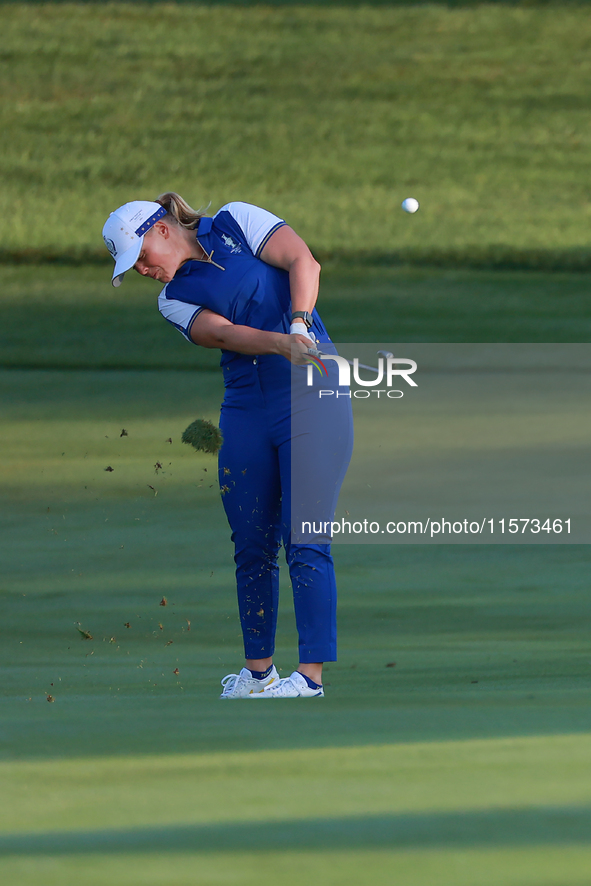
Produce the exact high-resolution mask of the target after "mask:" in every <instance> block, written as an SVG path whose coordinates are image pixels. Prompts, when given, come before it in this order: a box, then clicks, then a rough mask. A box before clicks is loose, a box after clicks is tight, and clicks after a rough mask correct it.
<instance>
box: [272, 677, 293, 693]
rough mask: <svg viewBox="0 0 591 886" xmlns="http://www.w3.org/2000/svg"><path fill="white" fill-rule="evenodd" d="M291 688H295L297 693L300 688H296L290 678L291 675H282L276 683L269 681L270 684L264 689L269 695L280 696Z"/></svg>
mask: <svg viewBox="0 0 591 886" xmlns="http://www.w3.org/2000/svg"><path fill="white" fill-rule="evenodd" d="M291 689H295V690H296V692H297V693H298V695H299V693H300V690H299V689H298V687H297V685H296V683H295V682H294V681H293V680H292V679H291V677H283V678H282V679H281V680H279V681H278V682H277V683H271V685H270V686H269V687H268V688H267V689H265V692H267V693H268V694H269V695H271V694H273V695H279V696H281V695H286V694H287V693H288V691H289V690H291Z"/></svg>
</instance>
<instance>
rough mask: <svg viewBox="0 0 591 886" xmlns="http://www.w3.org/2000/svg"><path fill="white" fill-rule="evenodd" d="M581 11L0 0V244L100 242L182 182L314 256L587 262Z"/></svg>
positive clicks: (39, 250) (97, 246) (78, 248)
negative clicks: (246, 206)
mask: <svg viewBox="0 0 591 886" xmlns="http://www.w3.org/2000/svg"><path fill="white" fill-rule="evenodd" d="M587 13H588V7H586V6H585V5H583V6H581V7H579V6H577V5H570V4H569V5H567V6H565V5H564V4H563V3H555V4H552V3H550V4H547V5H542V6H534V7H531V8H530V7H528V6H523V5H517V6H513V5H505V4H496V3H490V4H480V5H477V6H475V7H473V8H470V7H468V8H449V7H447V6H441V5H416V6H388V5H385V6H381V5H378V6H376V5H371V6H365V7H338V6H334V5H330V6H325V5H312V6H310V5H303V6H298V5H274V6H258V5H248V6H226V5H223V4H220V5H214V6H203V5H191V4H180V5H175V4H161V5H159V4H145V5H144V4H139V3H127V4H126V3H113V4H79V5H78V4H61V3H60V4H40V5H35V4H26V5H23V6H19V5H14V4H6V5H5V6H4V7H3V8H2V19H3V47H2V53H1V54H0V93H1V95H2V104H1V108H0V157H1V159H0V175H1V176H2V179H3V188H2V193H1V195H0V242H1V243H2V249H3V251H4V252H3V254H4V256H5V257H7V256H11V255H12V256H13V257H14V255H21V256H22V255H23V254H28V255H39V254H41V255H47V254H54V255H55V254H57V255H59V254H62V253H64V252H68V253H69V254H70V255H74V256H75V255H79V256H86V257H88V256H89V255H92V254H94V253H97V254H100V252H101V248H102V244H101V240H100V230H101V227H102V224H103V222H104V220H105V218H106V216H107V215H108V213H109V211H110V210H111V209H113V208H114V207H115V206H117V205H119V204H120V203H122V202H124V201H126V200H129V199H133V198H152V197H154V196H155V195H156V194H158V193H160V192H161V191H163V190H165V189H170V188H172V189H175V190H178V191H180V192H181V193H183V194H185V195H186V196H187V198H188V199H189V200H190V201H192V202H193V203H194V204H198V205H199V204H207V203H209V202H210V201H211V208H212V210H215V209H217V208H218V207H219V206H220V205H222V204H223V203H224V202H226V201H228V200H232V199H243V200H248V201H251V202H254V203H259V204H262V205H264V206H267V207H268V208H269V209H271V210H273V211H275V212H277V213H279V214H280V215H282V216H284V217H285V218H287V219H288V221H289V222H290V223H291V224H292V225H293V226H294V227H295V228H296V229H297V230H298V231H299V232H300V233H301V234H302V235H303V236H304V237H305V238H306V239H307V240H308V241H309V242H310V243H311V244H312V246H313V247H314V248H315V249H316V250H317V251H318V252H319V253H321V254H322V255H324V256H327V255H331V254H333V255H339V256H343V255H345V256H350V255H351V254H355V255H359V254H361V253H364V252H365V253H367V254H368V255H371V256H373V257H376V256H377V257H381V259H382V260H386V261H390V260H401V259H404V258H405V257H406V258H409V257H410V258H412V259H413V260H414V261H432V260H436V261H439V262H455V263H458V262H459V263H462V262H464V263H468V264H470V263H472V264H474V263H480V264H493V265H501V266H502V265H505V266H507V265H513V266H515V265H520V266H530V267H532V266H534V267H535V266H539V267H541V268H545V267H554V268H556V267H561V266H562V267H575V268H576V267H579V268H581V267H585V266H587V265H588V264H589V256H588V250H587V245H588V237H587V234H586V230H587V228H588V225H589V220H590V218H591V202H590V199H589V189H588V187H587V186H586V185H585V180H586V174H587V169H588V166H589V159H590V146H591V123H590V121H589V115H588V95H589V91H590V87H591V61H590V56H589V46H590V45H591V20H590V19H589V16H588V14H587ZM409 195H413V196H415V197H417V198H418V199H419V200H420V202H421V209H420V210H419V212H418V213H417V215H416V216H413V217H409V216H407V215H405V214H403V213H402V211H401V210H400V202H401V200H402V199H403V198H404V197H406V196H409ZM27 250H28V253H27Z"/></svg>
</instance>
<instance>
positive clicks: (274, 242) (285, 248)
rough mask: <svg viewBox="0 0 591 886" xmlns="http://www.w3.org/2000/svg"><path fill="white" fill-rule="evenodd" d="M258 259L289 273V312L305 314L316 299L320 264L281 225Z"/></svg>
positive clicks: (289, 229)
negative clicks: (303, 312)
mask: <svg viewBox="0 0 591 886" xmlns="http://www.w3.org/2000/svg"><path fill="white" fill-rule="evenodd" d="M261 258H262V260H263V261H265V262H267V264H269V265H274V266H275V267H276V268H282V269H283V270H284V271H288V272H289V289H290V292H291V310H292V311H309V312H310V313H312V309H313V308H314V305H315V304H316V299H317V298H318V284H319V282H320V265H319V264H318V262H317V261H316V259H315V258H314V256H313V255H312V253H311V252H310V250H309V249H308V247H307V246H306V244H305V242H304V241H303V240H302V238H301V237H299V236H298V235H297V234H296V232H295V231H294V230H293V228H290V227H289V226H288V225H283V227H281V228H279V229H278V230H277V231H275V233H274V234H272V235H271V236H270V237H269V240H268V242H267V243H266V245H265V247H264V249H263V251H262V252H261Z"/></svg>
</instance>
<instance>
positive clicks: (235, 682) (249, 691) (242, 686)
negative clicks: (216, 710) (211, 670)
mask: <svg viewBox="0 0 591 886" xmlns="http://www.w3.org/2000/svg"><path fill="white" fill-rule="evenodd" d="M278 680H279V674H278V673H277V668H276V667H275V665H273V669H272V671H271V673H270V674H269V676H268V677H265V679H264V680H255V678H254V677H253V676H252V674H251V673H250V671H249V670H248V668H242V670H241V671H240V673H239V674H226V676H225V677H224V679H223V680H222V686H223V687H224V689H223V692H222V694H221V695H220V698H249V697H251V696H253V695H258V694H260V693H261V692H262V691H263V689H265V687H267V686H270V685H271V684H272V683H273V682H276V681H278Z"/></svg>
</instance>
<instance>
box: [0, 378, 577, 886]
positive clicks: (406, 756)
mask: <svg viewBox="0 0 591 886" xmlns="http://www.w3.org/2000/svg"><path fill="white" fill-rule="evenodd" d="M0 381H1V388H0V390H1V396H2V414H3V416H4V422H3V428H2V449H3V454H4V458H3V487H4V502H5V505H4V507H3V514H4V519H3V527H2V538H3V564H4V567H3V579H2V599H3V604H4V617H3V622H4V633H5V635H6V640H5V642H4V643H3V662H4V668H5V670H4V693H3V695H4V698H3V701H2V708H3V716H2V720H3V730H2V755H3V757H4V759H5V760H6V761H7V762H5V763H3V764H2V765H1V766H0V781H1V783H2V793H3V797H5V798H6V802H5V804H4V809H3V815H4V820H3V824H2V832H3V836H2V838H1V840H0V852H1V854H2V860H1V861H0V874H1V875H2V876H3V880H4V882H7V883H9V884H11V886H12V884H18V886H29V884H31V886H32V884H37V883H43V884H50V886H53V884H56V886H57V884H58V883H59V884H60V886H62V884H66V886H69V884H74V883H75V882H78V880H79V879H80V878H81V877H84V879H85V880H86V881H87V882H89V883H92V884H97V886H99V884H103V883H107V882H109V883H115V884H121V886H123V884H132V883H136V882H138V879H141V882H145V883H149V884H152V883H153V884H165V883H166V884H175V886H177V884H178V886H181V884H183V886H184V884H189V883H199V884H208V886H209V884H213V883H218V882H232V883H238V884H249V886H250V884H253V886H254V884H255V883H256V882H257V879H258V878H260V875H261V872H263V873H264V872H265V871H268V872H269V875H271V872H273V876H278V877H280V879H281V882H283V883H286V884H289V886H291V884H292V883H293V884H295V883H296V882H299V881H300V879H301V876H302V875H303V874H302V872H304V873H305V875H306V876H308V877H309V878H310V879H312V880H315V881H316V882H320V883H322V884H325V883H326V884H333V883H334V884H335V886H336V884H341V883H351V884H352V883H354V882H360V881H361V882H368V881H367V879H364V878H367V876H368V871H369V872H370V874H369V876H370V877H371V882H372V883H373V882H375V883H379V884H381V883H384V884H386V883H387V882H391V877H392V872H396V875H397V877H399V879H400V881H401V882H403V883H405V884H412V886H414V884H417V886H419V884H420V886H423V884H427V883H430V882H432V881H433V877H435V876H436V877H437V882H440V883H445V884H447V883H449V884H450V886H452V884H457V883H462V884H463V883H465V884H466V886H469V884H475V883H477V884H489V883H490V884H497V883H501V882H502V883H511V884H513V883H515V884H531V886H538V884H540V883H548V884H554V883H560V884H561V886H562V884H571V883H572V884H579V883H581V884H582V883H584V882H586V881H585V875H586V874H585V872H586V871H587V870H588V866H589V864H590V863H591V852H590V851H589V850H587V849H586V848H585V845H586V839H587V834H588V828H589V824H590V823H591V818H590V816H591V813H590V812H589V804H590V802H591V778H590V772H591V768H590V767H591V758H590V756H589V748H590V747H591V745H590V742H589V734H590V733H591V691H590V685H589V653H588V638H587V635H588V626H589V617H590V614H591V613H590V607H589V598H588V570H589V560H590V558H591V555H590V554H589V549H588V547H587V546H576V545H575V546H568V547H566V548H561V547H558V546H543V547H539V546H538V547H534V546H529V547H528V546H518V547H514V548H512V549H508V548H505V547H500V546H495V547H486V546H471V547H470V548H469V549H468V548H465V547H458V548H452V547H450V546H446V545H441V546H439V545H437V546H433V547H425V546H418V547H415V548H412V547H396V548H394V547H388V546H386V547H382V548H380V549H379V551H378V552H377V553H374V551H375V549H374V550H372V556H371V559H369V558H368V557H367V554H366V553H365V551H366V550H367V549H366V548H364V547H363V546H360V547H359V546H357V547H356V546H351V547H347V546H344V547H340V548H335V560H336V564H337V576H338V579H339V589H340V656H339V661H338V663H336V664H331V665H329V666H328V669H327V674H326V686H327V689H326V692H327V696H326V698H325V699H323V700H322V701H321V702H314V703H312V702H308V703H306V702H303V703H302V704H301V705H300V704H290V703H284V704H281V703H278V704H275V705H272V706H271V707H267V708H265V709H264V710H261V709H260V707H258V708H256V707H255V708H251V707H249V705H248V702H247V701H245V702H236V703H234V704H231V703H229V704H223V703H221V702H220V701H219V700H218V698H217V693H218V689H217V686H219V683H218V681H219V679H220V678H221V676H223V675H224V674H225V673H228V672H230V671H233V670H236V668H237V667H238V666H239V664H240V658H239V656H240V638H239V628H238V620H237V617H236V614H235V600H234V595H235V591H234V589H233V569H232V560H231V545H230V541H229V531H228V529H227V527H226V524H225V516H224V514H223V511H222V507H221V503H220V501H219V493H218V491H217V488H216V482H215V480H214V475H215V473H214V466H215V461H214V460H213V457H208V456H205V455H202V456H199V455H197V454H196V453H194V452H193V451H192V450H190V448H189V447H186V446H183V445H182V444H181V443H180V442H179V436H180V432H181V431H182V430H183V429H184V427H185V426H186V424H187V423H188V421H189V420H191V419H192V418H194V417H195V416H196V415H202V416H204V417H209V418H212V419H214V420H215V419H216V413H217V409H218V407H219V400H220V396H221V387H220V379H219V377H218V374H217V373H207V372H198V373H194V372H186V371H185V372H181V371H176V372H175V371H172V372H171V371H168V372H166V371H160V372H147V371H146V372H125V373H121V372H115V371H110V372H109V371H102V372H99V371H94V372H81V371H77V372H76V371H69V372H60V371H46V372H38V371H16V370H5V371H4V372H2V374H1V376H0ZM123 428H125V429H126V431H127V436H124V437H121V436H120V433H121V430H122V429H123ZM169 438H170V439H172V443H169V442H166V441H167V440H168V439H169ZM157 462H158V463H160V464H162V466H163V467H162V469H158V471H157V473H156V469H155V467H154V466H155V464H156V463H157ZM107 466H110V467H112V468H113V471H111V472H109V471H105V468H106V467H107ZM152 487H153V488H152ZM163 595H164V596H166V597H167V606H166V607H162V606H160V602H161V600H162V597H163ZM282 596H283V605H282V610H281V615H280V625H279V633H278V654H277V663H278V665H279V666H280V667H281V668H282V669H283V673H289V670H290V669H291V668H292V667H293V666H294V665H295V663H296V662H295V657H294V652H295V626H294V624H293V616H292V613H291V603H290V590H289V587H288V585H287V581H286V579H285V576H284V579H283V585H282ZM126 624H129V627H126ZM160 625H162V628H160ZM79 628H80V629H81V630H84V631H87V632H89V633H91V634H92V639H83V638H82V635H81V634H80V632H79V630H78V629H79ZM170 641H172V642H170ZM393 662H394V663H395V664H394V665H392V663H393ZM389 665H391V666H389ZM176 669H178V674H176V673H175V670H176ZM48 695H51V696H52V697H53V698H54V699H55V701H53V702H50V703H48V702H47V700H46V698H47V696H48ZM8 761H12V762H8ZM261 831H262V832H264V833H265V834H266V839H265V841H264V845H261V844H260V841H259V839H258V835H259V834H260V833H261ZM559 872H560V876H559Z"/></svg>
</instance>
